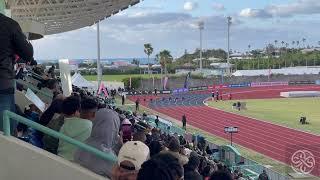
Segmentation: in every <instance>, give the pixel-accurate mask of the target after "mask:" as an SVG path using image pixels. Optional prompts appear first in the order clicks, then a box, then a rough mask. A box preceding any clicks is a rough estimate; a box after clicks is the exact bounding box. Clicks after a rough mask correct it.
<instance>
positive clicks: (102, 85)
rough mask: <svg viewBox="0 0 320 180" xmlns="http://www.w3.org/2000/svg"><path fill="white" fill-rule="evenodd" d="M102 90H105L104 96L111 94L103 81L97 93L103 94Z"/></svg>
mask: <svg viewBox="0 0 320 180" xmlns="http://www.w3.org/2000/svg"><path fill="white" fill-rule="evenodd" d="M101 91H103V93H104V97H108V96H109V95H108V91H107V89H106V88H105V86H104V84H103V83H101V85H100V87H99V90H98V94H97V95H100V94H101Z"/></svg>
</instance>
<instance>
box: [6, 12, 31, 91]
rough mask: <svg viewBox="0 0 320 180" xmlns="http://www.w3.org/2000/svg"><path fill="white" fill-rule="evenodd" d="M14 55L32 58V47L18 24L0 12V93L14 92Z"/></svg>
mask: <svg viewBox="0 0 320 180" xmlns="http://www.w3.org/2000/svg"><path fill="white" fill-rule="evenodd" d="M15 55H18V56H19V57H20V58H22V59H24V60H25V61H27V62H30V61H34V60H33V47H32V45H31V44H30V43H29V42H28V41H27V40H26V37H25V35H24V34H23V33H22V30H21V28H20V26H19V24H18V23H17V22H16V21H14V20H13V19H11V18H9V17H6V16H5V15H3V14H1V13H0V83H1V87H0V94H13V93H14V88H13V87H14V85H13V83H14V81H13V79H14V77H15V72H14V63H15V62H14V61H15Z"/></svg>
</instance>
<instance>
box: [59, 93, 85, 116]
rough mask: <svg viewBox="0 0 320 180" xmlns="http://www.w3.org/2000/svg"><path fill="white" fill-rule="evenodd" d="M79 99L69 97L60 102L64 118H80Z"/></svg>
mask: <svg viewBox="0 0 320 180" xmlns="http://www.w3.org/2000/svg"><path fill="white" fill-rule="evenodd" d="M80 106H81V105H80V98H79V97H76V96H70V97H67V98H66V99H64V100H63V102H62V113H63V114H64V115H65V116H66V117H80Z"/></svg>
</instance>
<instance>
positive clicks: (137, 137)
mask: <svg viewBox="0 0 320 180" xmlns="http://www.w3.org/2000/svg"><path fill="white" fill-rule="evenodd" d="M132 140H133V141H141V142H143V143H145V142H146V140H147V137H146V134H145V133H144V132H143V131H138V132H136V133H134V134H133V137H132Z"/></svg>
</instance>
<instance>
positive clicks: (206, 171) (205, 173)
mask: <svg viewBox="0 0 320 180" xmlns="http://www.w3.org/2000/svg"><path fill="white" fill-rule="evenodd" d="M211 173H212V167H211V166H210V165H207V166H206V167H204V169H203V171H202V175H203V176H204V177H209V176H210V175H211Z"/></svg>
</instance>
